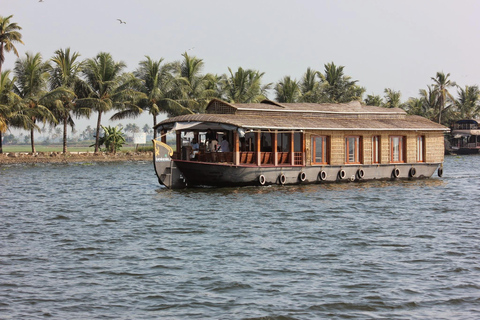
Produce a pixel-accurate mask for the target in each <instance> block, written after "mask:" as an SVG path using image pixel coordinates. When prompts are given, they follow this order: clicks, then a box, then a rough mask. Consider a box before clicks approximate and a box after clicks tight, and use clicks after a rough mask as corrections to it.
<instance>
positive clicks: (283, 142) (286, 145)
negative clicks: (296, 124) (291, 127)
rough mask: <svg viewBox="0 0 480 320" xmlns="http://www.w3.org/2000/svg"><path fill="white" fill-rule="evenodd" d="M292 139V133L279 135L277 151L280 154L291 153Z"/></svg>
mask: <svg viewBox="0 0 480 320" xmlns="http://www.w3.org/2000/svg"><path fill="white" fill-rule="evenodd" d="M290 137H291V133H290V132H288V133H278V134H277V151H278V152H290Z"/></svg>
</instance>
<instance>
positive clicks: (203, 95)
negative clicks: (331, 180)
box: [174, 52, 217, 112]
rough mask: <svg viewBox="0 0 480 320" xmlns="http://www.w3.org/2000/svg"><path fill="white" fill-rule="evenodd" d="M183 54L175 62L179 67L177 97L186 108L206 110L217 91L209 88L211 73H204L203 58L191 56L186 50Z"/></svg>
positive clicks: (177, 67)
mask: <svg viewBox="0 0 480 320" xmlns="http://www.w3.org/2000/svg"><path fill="white" fill-rule="evenodd" d="M182 56H183V60H182V61H181V62H179V63H176V64H175V65H176V69H177V71H176V72H177V78H176V81H175V82H176V89H175V90H174V95H175V99H176V101H177V102H178V103H180V104H181V105H182V106H184V107H185V108H188V109H190V110H192V111H194V112H204V111H205V108H206V106H207V104H208V102H209V101H210V100H211V99H212V98H214V97H215V96H216V94H217V92H216V91H215V90H208V89H207V87H208V82H209V75H203V74H202V70H203V67H204V63H203V60H202V59H198V58H197V57H190V56H189V55H188V54H187V53H186V52H185V53H184V54H182ZM184 111H186V110H184Z"/></svg>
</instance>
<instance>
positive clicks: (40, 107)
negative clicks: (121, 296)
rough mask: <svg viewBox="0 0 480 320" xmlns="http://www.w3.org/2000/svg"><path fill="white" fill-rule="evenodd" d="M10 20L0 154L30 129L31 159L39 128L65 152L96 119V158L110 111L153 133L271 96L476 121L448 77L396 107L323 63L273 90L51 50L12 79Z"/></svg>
mask: <svg viewBox="0 0 480 320" xmlns="http://www.w3.org/2000/svg"><path fill="white" fill-rule="evenodd" d="M11 19H12V16H8V17H2V16H0V153H1V152H2V134H3V133H5V132H6V131H7V130H8V128H9V127H12V128H21V129H25V130H29V131H30V142H31V145H32V152H35V144H34V142H35V140H34V132H35V130H37V131H40V130H41V128H40V127H39V125H38V123H39V122H43V123H44V124H45V123H48V124H50V125H51V126H53V127H55V126H57V125H62V126H63V144H64V148H63V151H64V152H66V150H67V145H66V144H67V127H68V126H70V127H71V128H72V130H73V128H74V125H75V123H74V120H73V116H76V117H87V118H90V116H91V115H92V113H96V115H97V123H96V129H95V133H93V134H92V132H88V133H86V135H91V136H95V138H96V141H95V151H96V152H97V151H98V150H99V146H100V145H101V141H100V139H101V137H100V128H102V124H101V121H102V115H103V114H104V113H105V112H107V111H110V110H114V111H115V113H114V115H113V116H112V117H111V120H120V119H126V118H135V117H137V116H138V115H140V114H141V113H142V112H144V111H147V112H149V113H150V114H151V115H152V118H153V123H152V124H153V126H154V125H155V124H156V123H157V117H158V116H159V115H161V114H165V115H167V116H176V115H181V114H189V113H202V112H204V111H205V107H206V106H207V104H208V102H209V101H210V100H211V99H213V98H218V99H223V100H225V101H228V102H231V103H250V102H260V101H262V100H264V99H267V97H268V93H269V91H273V93H274V96H275V100H276V101H277V102H280V103H296V102H309V103H346V102H349V101H353V100H357V101H361V102H362V103H364V104H367V105H375V106H381V107H385V108H402V109H404V110H406V111H407V112H408V113H409V114H414V115H420V116H424V117H426V118H428V119H430V120H432V121H436V122H438V123H442V124H445V125H450V124H451V122H452V121H454V120H458V119H464V118H476V117H479V116H480V98H479V97H480V90H479V88H478V86H477V85H471V86H465V88H461V87H459V86H458V85H457V84H456V83H455V82H454V81H453V80H452V79H450V74H449V73H447V74H445V73H443V72H437V74H436V75H435V76H434V77H432V78H431V80H432V83H431V84H429V85H427V87H426V89H420V90H419V96H418V97H410V98H408V99H407V101H402V96H401V92H400V91H395V90H393V89H391V88H386V89H385V90H384V95H383V97H382V96H380V95H374V94H369V95H367V96H366V98H364V99H363V95H364V94H365V92H366V89H365V88H363V87H361V86H359V85H358V80H352V78H351V77H350V76H348V75H346V74H345V71H344V70H345V66H338V65H336V64H335V63H334V62H330V63H326V64H325V65H324V71H323V72H319V71H316V70H314V69H312V68H310V67H309V68H307V70H306V72H305V73H304V74H303V75H302V77H301V78H300V80H296V79H294V78H292V77H290V76H285V77H283V78H282V79H280V80H279V81H278V82H277V83H275V84H272V83H267V84H264V83H262V78H263V76H264V73H263V72H260V71H258V70H253V69H244V68H242V67H239V68H238V69H237V70H236V71H234V70H232V69H231V68H228V73H225V74H222V75H215V74H211V73H204V72H203V69H204V67H205V65H204V62H203V60H202V59H199V58H197V57H195V56H190V55H188V54H187V53H186V52H185V53H184V54H182V59H181V60H180V61H175V62H164V59H163V58H159V59H158V60H154V59H152V58H150V57H149V56H146V57H145V60H142V61H140V62H139V65H138V67H137V69H136V70H135V71H134V72H126V71H125V68H126V64H125V63H124V62H122V61H115V60H114V58H113V57H112V55H111V54H110V53H107V52H100V53H98V55H97V56H96V57H94V58H89V59H86V60H83V61H81V60H80V58H79V57H80V54H79V53H78V52H70V49H69V48H67V49H59V50H57V51H56V52H55V54H54V56H53V57H52V58H51V59H50V60H48V61H44V60H43V59H42V56H41V55H40V54H39V53H37V54H31V53H27V54H26V57H23V58H20V57H19V58H18V59H17V61H16V63H15V69H14V73H13V77H11V76H12V74H11V72H10V71H9V70H7V71H5V72H1V68H2V64H3V62H4V60H5V54H4V53H5V52H9V51H13V52H14V53H15V54H16V55H17V56H18V53H17V50H16V48H15V46H14V44H15V43H20V44H23V42H22V40H21V38H22V35H21V33H20V30H21V28H20V27H19V26H18V25H17V24H16V23H13V22H11ZM455 90H456V91H457V92H456V97H455V92H454V91H455ZM89 127H90V126H89ZM104 129H105V128H104ZM90 130H92V129H91V128H90ZM92 131H93V130H92Z"/></svg>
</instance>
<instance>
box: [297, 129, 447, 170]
mask: <svg viewBox="0 0 480 320" xmlns="http://www.w3.org/2000/svg"><path fill="white" fill-rule="evenodd" d="M314 135H318V136H327V137H328V138H329V156H330V159H329V164H331V165H344V164H345V137H346V136H360V137H362V139H361V140H362V146H361V163H363V164H372V163H373V161H372V137H373V136H380V163H381V164H388V163H390V149H391V146H390V137H391V136H403V137H404V144H405V146H404V147H405V149H404V152H405V162H406V163H416V162H417V159H416V155H417V137H418V136H424V137H425V162H427V163H437V162H443V159H444V152H445V149H444V138H443V132H412V131H388V132H378V131H341V132H338V131H314V132H308V133H306V137H305V144H306V157H307V164H308V165H310V164H311V161H312V150H311V146H312V139H311V138H312V136H314Z"/></svg>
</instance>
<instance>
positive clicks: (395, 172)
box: [157, 160, 442, 189]
mask: <svg viewBox="0 0 480 320" xmlns="http://www.w3.org/2000/svg"><path fill="white" fill-rule="evenodd" d="M172 163H173V164H174V167H175V169H174V170H178V174H177V179H178V180H179V181H177V182H175V181H173V183H172V182H171V181H170V182H169V183H170V185H167V184H165V183H163V182H162V181H161V179H159V181H160V183H162V184H165V185H166V186H167V187H169V188H172V189H175V188H183V187H203V186H211V187H238V186H255V185H257V186H258V185H272V184H286V185H287V184H308V183H323V182H348V181H366V180H392V179H417V178H429V177H431V176H432V175H433V174H434V173H435V170H437V168H439V166H440V163H418V164H388V165H353V166H314V167H302V166H283V167H280V166H277V167H275V166H235V165H231V164H219V163H206V162H196V161H183V160H173V161H172ZM440 169H441V168H440ZM438 174H439V175H440V176H441V174H442V172H441V171H440V170H439V172H438ZM157 175H158V174H157Z"/></svg>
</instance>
